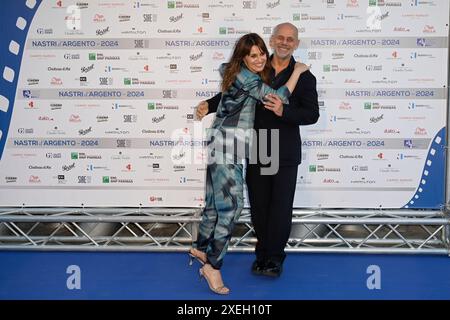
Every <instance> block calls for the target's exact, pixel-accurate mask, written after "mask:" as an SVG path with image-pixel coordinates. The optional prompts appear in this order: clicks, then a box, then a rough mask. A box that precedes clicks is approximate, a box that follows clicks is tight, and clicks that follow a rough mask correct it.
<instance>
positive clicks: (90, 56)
mask: <svg viewBox="0 0 450 320" xmlns="http://www.w3.org/2000/svg"><path fill="white" fill-rule="evenodd" d="M89 60H91V61H93V60H97V54H96V53H89Z"/></svg>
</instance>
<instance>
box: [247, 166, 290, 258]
mask: <svg viewBox="0 0 450 320" xmlns="http://www.w3.org/2000/svg"><path fill="white" fill-rule="evenodd" d="M260 170H261V167H260V165H258V164H248V166H247V173H246V182H247V188H248V195H249V202H250V212H251V218H252V223H253V226H254V229H255V232H256V236H257V239H258V242H257V244H256V248H255V253H256V259H257V261H260V262H267V260H270V261H273V262H275V263H279V264H282V263H283V261H284V258H285V256H286V254H285V253H284V248H285V246H286V243H287V241H288V238H289V234H290V231H291V226H292V204H293V201H294V194H295V186H296V182H297V170H298V166H297V165H292V166H280V168H279V170H278V172H277V173H276V174H275V175H262V174H261V171H260Z"/></svg>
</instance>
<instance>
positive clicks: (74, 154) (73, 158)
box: [70, 152, 78, 160]
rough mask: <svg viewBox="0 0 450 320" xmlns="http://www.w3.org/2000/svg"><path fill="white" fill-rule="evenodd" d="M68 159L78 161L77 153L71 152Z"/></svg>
mask: <svg viewBox="0 0 450 320" xmlns="http://www.w3.org/2000/svg"><path fill="white" fill-rule="evenodd" d="M70 159H72V160H78V152H72V153H71V154H70Z"/></svg>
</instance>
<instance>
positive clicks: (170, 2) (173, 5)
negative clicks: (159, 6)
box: [167, 1, 175, 9]
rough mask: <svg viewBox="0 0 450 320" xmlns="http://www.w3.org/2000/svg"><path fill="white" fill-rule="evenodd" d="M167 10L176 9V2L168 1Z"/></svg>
mask: <svg viewBox="0 0 450 320" xmlns="http://www.w3.org/2000/svg"><path fill="white" fill-rule="evenodd" d="M167 8H169V9H175V1H167Z"/></svg>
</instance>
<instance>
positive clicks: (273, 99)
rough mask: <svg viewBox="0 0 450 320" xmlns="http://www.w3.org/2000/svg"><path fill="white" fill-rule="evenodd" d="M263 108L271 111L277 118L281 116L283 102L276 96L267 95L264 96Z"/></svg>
mask: <svg viewBox="0 0 450 320" xmlns="http://www.w3.org/2000/svg"><path fill="white" fill-rule="evenodd" d="M264 108H266V109H268V110H270V111H272V112H273V113H275V114H276V115H277V116H279V117H281V116H282V115H283V102H282V101H281V99H280V97H279V96H277V95H276V94H272V93H269V94H268V95H267V96H265V102H264Z"/></svg>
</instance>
